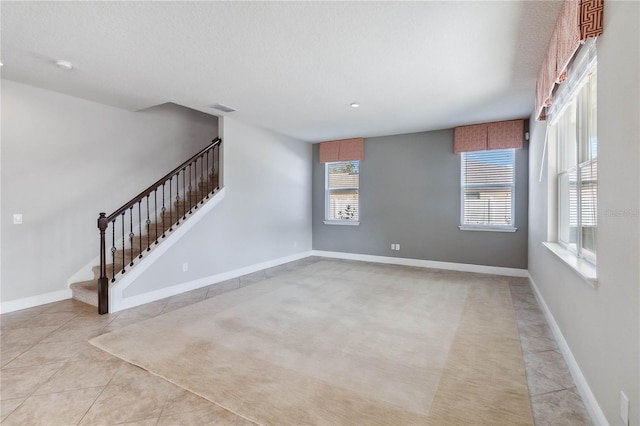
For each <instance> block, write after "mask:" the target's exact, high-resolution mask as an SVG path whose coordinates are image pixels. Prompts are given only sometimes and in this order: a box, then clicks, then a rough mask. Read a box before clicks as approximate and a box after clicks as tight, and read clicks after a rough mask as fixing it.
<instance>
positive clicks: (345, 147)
mask: <svg viewBox="0 0 640 426" xmlns="http://www.w3.org/2000/svg"><path fill="white" fill-rule="evenodd" d="M353 160H364V138H354V139H342V140H339V141H329V142H320V162H321V163H331V162H333V161H353Z"/></svg>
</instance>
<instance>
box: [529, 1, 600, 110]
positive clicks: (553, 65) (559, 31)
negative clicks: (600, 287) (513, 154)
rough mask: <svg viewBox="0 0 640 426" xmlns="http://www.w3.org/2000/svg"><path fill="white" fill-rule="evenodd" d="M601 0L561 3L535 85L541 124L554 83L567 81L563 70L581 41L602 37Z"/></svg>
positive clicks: (549, 102)
mask: <svg viewBox="0 0 640 426" xmlns="http://www.w3.org/2000/svg"><path fill="white" fill-rule="evenodd" d="M603 9H604V0H565V1H564V4H563V5H562V9H561V10H560V16H559V17H558V21H557V22H556V28H555V30H554V31H553V34H552V35H551V40H550V41H549V46H548V48H547V54H546V55H545V57H544V60H543V62H542V66H541V67H540V72H539V73H538V81H537V82H536V117H537V119H538V120H544V119H545V118H546V117H545V110H544V108H545V107H547V106H549V105H551V95H552V93H553V89H554V87H555V85H556V83H558V84H559V83H562V82H563V81H565V80H566V77H567V74H566V73H567V66H568V65H569V62H571V59H572V58H573V56H574V55H575V54H576V52H577V50H578V48H579V47H580V44H581V42H582V41H584V40H586V39H587V38H590V37H597V36H599V35H601V34H602V31H603V29H602V11H603Z"/></svg>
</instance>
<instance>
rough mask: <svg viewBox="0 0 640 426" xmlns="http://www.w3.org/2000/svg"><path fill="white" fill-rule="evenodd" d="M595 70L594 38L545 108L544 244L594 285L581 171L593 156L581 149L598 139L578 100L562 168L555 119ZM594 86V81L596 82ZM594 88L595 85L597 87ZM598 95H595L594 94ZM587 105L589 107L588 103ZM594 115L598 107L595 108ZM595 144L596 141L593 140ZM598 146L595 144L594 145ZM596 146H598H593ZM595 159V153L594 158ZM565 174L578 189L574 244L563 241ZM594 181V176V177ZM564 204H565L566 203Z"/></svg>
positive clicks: (592, 258) (594, 254) (593, 270)
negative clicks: (570, 157)
mask: <svg viewBox="0 0 640 426" xmlns="http://www.w3.org/2000/svg"><path fill="white" fill-rule="evenodd" d="M593 72H596V73H597V54H596V43H595V40H588V41H587V42H586V43H585V44H584V45H583V46H582V47H581V49H580V51H579V52H578V54H577V55H576V57H575V59H574V60H573V63H572V64H571V67H570V68H569V72H568V75H569V78H568V79H567V81H565V82H564V83H562V85H561V86H560V87H559V88H558V90H557V91H556V93H555V94H554V97H553V104H552V106H551V107H549V108H548V110H547V119H548V123H547V126H548V141H547V142H548V154H549V157H548V159H547V163H548V170H549V172H548V177H549V186H548V190H549V195H550V198H549V211H548V218H549V221H548V227H549V229H548V241H549V242H545V243H543V244H544V245H545V246H546V247H547V248H548V249H549V250H551V252H553V253H554V254H556V255H557V256H558V257H559V258H560V259H562V260H563V261H564V262H565V263H566V264H568V265H569V266H571V267H572V268H573V269H574V270H575V271H576V272H577V273H578V275H580V276H581V277H582V278H583V279H584V280H585V281H586V282H588V283H589V284H590V285H592V286H593V287H595V286H596V284H597V273H596V263H597V237H596V239H595V244H596V253H593V252H591V251H589V250H588V249H585V248H584V247H583V241H582V238H583V236H582V211H581V208H582V200H581V195H582V189H581V185H582V176H581V173H582V170H583V169H584V168H585V167H586V166H589V165H590V164H591V163H592V162H593V161H594V159H593V158H589V159H586V160H585V156H584V155H583V152H582V149H583V148H584V147H585V145H584V144H585V140H584V139H585V138H590V137H592V136H595V138H596V141H597V130H596V134H595V135H591V134H590V133H589V130H588V129H587V127H588V125H589V122H588V121H587V122H586V123H585V122H584V117H586V116H587V115H588V114H589V112H590V110H587V111H586V112H585V111H584V105H580V103H579V102H578V105H577V108H578V111H577V113H576V116H577V120H576V130H575V131H576V138H575V145H576V146H575V149H576V153H577V154H576V156H577V158H576V161H575V166H572V167H569V168H566V169H564V168H563V167H562V165H561V164H560V162H561V155H560V152H559V149H560V145H559V142H558V132H557V125H558V121H559V120H560V118H561V117H562V115H563V113H564V112H565V111H566V109H567V108H568V107H569V106H570V105H571V103H572V102H573V101H574V100H577V101H579V100H580V99H579V95H580V92H581V91H582V89H583V88H584V87H585V86H586V85H587V84H588V83H589V78H590V75H591V74H592V73H593ZM596 85H597V82H596ZM596 91H597V88H596ZM596 96H597V95H596ZM586 104H587V108H588V107H589V106H588V102H587V103H586ZM595 114H596V117H597V106H596V111H595ZM596 144H597V142H596ZM596 146H597V145H596ZM596 149H597V148H596ZM595 158H596V160H597V156H596V157H595ZM568 173H575V174H576V191H577V193H576V194H577V195H576V198H577V209H576V231H575V232H576V242H575V245H574V244H568V243H567V242H565V241H563V240H562V236H561V231H562V225H561V220H562V208H563V200H562V199H561V197H562V191H561V187H560V178H561V177H562V176H565V175H567V174H568ZM596 182H597V177H596ZM597 199H598V197H597V192H596V202H595V203H596V210H597ZM565 204H566V203H565ZM597 228H598V226H597V212H596V225H595V232H596V235H597Z"/></svg>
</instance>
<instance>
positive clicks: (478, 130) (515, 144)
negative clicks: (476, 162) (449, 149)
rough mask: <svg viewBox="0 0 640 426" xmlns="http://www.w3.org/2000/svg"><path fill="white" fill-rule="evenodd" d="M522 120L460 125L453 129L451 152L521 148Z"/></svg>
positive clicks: (522, 137) (522, 135) (522, 136)
mask: <svg viewBox="0 0 640 426" xmlns="http://www.w3.org/2000/svg"><path fill="white" fill-rule="evenodd" d="M523 139H524V120H509V121H497V122H494V123H484V124H474V125H471V126H460V127H456V128H455V129H454V130H453V152H455V153H456V154H457V153H458V152H469V151H486V150H489V149H507V148H522V144H523Z"/></svg>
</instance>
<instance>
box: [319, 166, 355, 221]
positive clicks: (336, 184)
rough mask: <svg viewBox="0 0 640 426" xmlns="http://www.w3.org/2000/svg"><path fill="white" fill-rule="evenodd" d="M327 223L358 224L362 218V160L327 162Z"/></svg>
mask: <svg viewBox="0 0 640 426" xmlns="http://www.w3.org/2000/svg"><path fill="white" fill-rule="evenodd" d="M325 179H326V180H325V209H326V211H325V219H326V220H325V223H326V222H330V223H340V224H344V225H357V224H358V223H359V222H358V221H359V220H360V203H359V191H360V161H358V160H354V161H337V162H331V163H325Z"/></svg>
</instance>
